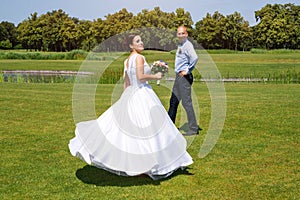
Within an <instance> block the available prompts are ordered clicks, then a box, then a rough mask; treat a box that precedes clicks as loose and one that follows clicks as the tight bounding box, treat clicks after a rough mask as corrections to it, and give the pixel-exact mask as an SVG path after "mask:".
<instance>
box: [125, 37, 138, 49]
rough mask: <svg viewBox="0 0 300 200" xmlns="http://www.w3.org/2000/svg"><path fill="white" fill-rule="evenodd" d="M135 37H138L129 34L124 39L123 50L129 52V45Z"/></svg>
mask: <svg viewBox="0 0 300 200" xmlns="http://www.w3.org/2000/svg"><path fill="white" fill-rule="evenodd" d="M137 35H138V34H129V35H128V36H127V37H126V38H124V44H125V49H127V50H129V51H131V49H130V47H129V45H131V44H132V42H133V38H134V37H135V36H137Z"/></svg>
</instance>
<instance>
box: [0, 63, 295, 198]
mask: <svg viewBox="0 0 300 200" xmlns="http://www.w3.org/2000/svg"><path fill="white" fill-rule="evenodd" d="M1 62H2V61H1ZM77 64H78V63H75V64H74V65H73V67H71V68H72V69H77V67H78V66H77ZM71 68H70V69H71ZM114 87H115V85H98V87H97V94H96V106H95V109H96V111H97V114H98V115H100V114H101V113H103V112H104V111H105V110H106V109H107V108H108V107H109V106H110V104H111V94H112V92H113V90H114ZM193 87H194V90H195V92H196V94H197V98H198V99H197V100H198V102H199V107H200V114H201V115H200V116H201V117H200V122H201V126H202V127H203V129H204V130H203V131H202V132H201V134H200V135H199V136H197V137H195V138H194V139H189V144H190V145H189V147H188V151H189V153H190V154H191V156H192V157H193V158H194V164H193V165H191V166H190V167H189V168H188V169H187V170H186V171H177V172H176V173H175V174H174V175H172V176H171V177H170V178H168V179H166V180H161V181H152V180H151V179H150V178H148V177H144V176H139V177H120V176H117V175H114V174H111V173H109V172H106V171H104V170H100V169H97V168H95V167H92V166H88V165H87V164H85V163H84V162H83V161H81V160H79V159H77V158H74V157H73V156H72V155H71V154H70V153H69V150H68V142H69V140H70V139H71V138H72V137H73V136H74V128H75V125H74V122H73V115H72V91H73V84H63V83H62V84H33V83H30V84H26V83H0V107H1V112H0V124H1V129H0V132H1V134H0V141H1V172H0V176H1V181H0V183H1V190H0V192H1V195H0V198H1V199H299V197H300V192H299V182H300V167H299V166H300V138H299V133H300V126H299V118H300V114H299V110H300V92H299V91H300V85H299V84H251V83H249V84H233V83H228V84H225V89H226V97H227V115H226V121H225V126H224V129H223V132H222V134H221V136H220V138H219V140H218V143H217V145H216V146H215V147H214V149H213V150H212V151H211V152H210V154H208V156H206V157H205V158H203V159H200V158H199V157H198V154H199V150H200V147H201V144H202V142H203V140H204V137H205V134H206V132H207V129H208V125H209V121H210V114H211V112H210V110H211V107H210V96H209V93H208V91H207V87H206V85H205V84H204V83H195V85H194V86H193ZM153 88H154V90H155V91H156V92H157V94H158V96H159V97H160V98H161V101H162V102H163V104H164V106H165V107H166V109H167V108H168V99H169V96H170V91H168V90H166V89H163V88H162V86H155V85H153Z"/></svg>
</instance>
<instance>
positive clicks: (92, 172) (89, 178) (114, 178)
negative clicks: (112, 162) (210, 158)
mask: <svg viewBox="0 0 300 200" xmlns="http://www.w3.org/2000/svg"><path fill="white" fill-rule="evenodd" d="M178 175H193V174H192V173H190V172H188V168H186V169H184V170H181V169H178V170H177V171H175V172H174V173H173V174H172V175H171V176H169V177H167V178H165V179H160V180H156V181H154V180H152V179H151V178H150V177H149V176H147V175H140V176H118V175H116V174H113V173H110V172H108V171H105V170H103V169H99V168H97V167H94V166H91V165H86V166H84V167H83V168H81V169H78V170H77V171H76V176H77V178H78V179H79V180H81V181H82V182H84V183H86V184H93V185H96V186H121V187H126V186H136V185H160V183H161V182H163V181H166V180H168V179H171V178H172V177H175V176H178Z"/></svg>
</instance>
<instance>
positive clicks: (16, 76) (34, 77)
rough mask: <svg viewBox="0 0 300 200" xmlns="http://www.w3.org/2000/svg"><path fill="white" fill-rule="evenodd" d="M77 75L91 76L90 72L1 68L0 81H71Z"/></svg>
mask: <svg viewBox="0 0 300 200" xmlns="http://www.w3.org/2000/svg"><path fill="white" fill-rule="evenodd" d="M77 75H79V76H92V75H93V73H92V72H77V71H52V70H47V71H45V70H3V71H2V73H0V82H10V83H73V82H74V81H75V79H76V77H77Z"/></svg>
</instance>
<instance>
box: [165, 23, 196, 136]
mask: <svg viewBox="0 0 300 200" xmlns="http://www.w3.org/2000/svg"><path fill="white" fill-rule="evenodd" d="M187 37H188V32H187V29H186V27H185V26H179V27H178V28H177V38H178V39H179V45H178V49H177V52H176V58H175V73H176V78H175V82H174V85H173V89H172V96H171V98H170V107H169V111H168V114H169V116H170V118H171V120H172V121H173V123H175V119H176V113H177V108H178V105H179V102H180V101H181V100H182V106H183V107H184V109H185V111H186V113H187V117H188V124H189V130H188V131H187V132H186V134H184V135H186V136H190V135H196V134H199V131H200V130H202V129H201V128H200V127H199V126H198V124H197V121H196V116H195V112H194V108H193V104H192V97H191V86H192V84H193V74H192V71H193V69H194V68H195V66H196V63H197V61H198V56H197V54H196V52H195V50H194V46H193V44H192V43H191V42H190V41H189V40H188V39H187Z"/></svg>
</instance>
